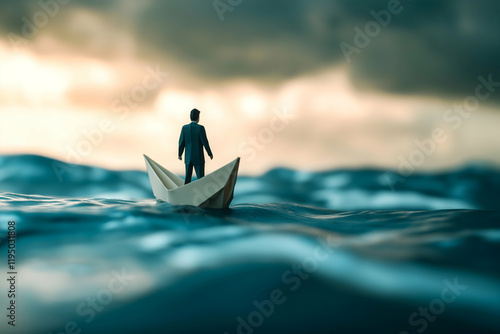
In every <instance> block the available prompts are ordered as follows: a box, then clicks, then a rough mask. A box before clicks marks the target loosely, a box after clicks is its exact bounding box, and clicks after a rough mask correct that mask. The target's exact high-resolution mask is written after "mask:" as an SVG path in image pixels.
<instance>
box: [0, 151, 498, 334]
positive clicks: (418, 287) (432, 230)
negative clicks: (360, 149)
mask: <svg viewBox="0 0 500 334" xmlns="http://www.w3.org/2000/svg"><path fill="white" fill-rule="evenodd" d="M242 163H243V164H244V163H245V162H244V161H242ZM54 168H55V169H54ZM61 168H66V169H63V171H65V172H64V173H61ZM394 180H397V175H396V174H394V173H393V172H392V173H388V172H386V171H380V170H374V169H364V170H334V171H326V172H318V173H309V172H300V171H294V170H290V169H275V170H272V171H270V172H268V173H266V174H264V175H262V176H259V177H243V176H240V177H239V179H238V183H237V186H236V189H235V198H234V201H233V204H232V205H231V207H230V208H229V209H227V210H204V209H200V208H193V207H174V206H170V205H169V204H166V203H162V204H157V203H156V201H155V200H154V199H153V195H152V193H151V190H150V186H149V181H148V178H147V175H146V174H145V173H144V172H124V171H109V170H104V169H99V168H95V167H84V166H74V165H71V166H69V167H68V166H64V165H63V164H62V162H58V161H55V160H52V159H49V158H45V157H39V156H30V155H20V156H2V157H0V232H1V237H0V240H1V247H0V254H2V255H1V258H2V259H5V258H6V253H7V246H6V240H5V238H4V239H1V238H3V237H4V236H6V232H7V222H8V221H12V220H15V221H16V228H17V255H18V257H17V271H18V275H19V276H18V299H17V320H16V321H17V322H16V328H15V329H14V328H12V327H11V326H8V325H7V321H6V320H5V319H6V318H5V314H6V311H2V312H1V313H2V314H0V315H1V319H2V320H1V323H0V332H1V333H11V332H12V333H23V334H24V333H50V332H52V333H54V334H55V333H72V332H74V333H220V334H224V333H230V334H233V333H373V332H375V333H379V332H380V333H423V332H425V333H500V320H499V319H500V270H499V268H500V267H499V264H500V261H499V256H500V228H499V226H500V211H498V209H499V208H500V205H499V204H500V172H499V171H498V170H496V169H494V168H491V167H487V166H482V165H478V164H475V165H469V166H466V167H463V168H459V169H456V170H452V171H447V172H440V173H427V174H415V175H412V176H410V177H408V178H405V179H404V182H397V183H396V184H394V182H393V181H394ZM399 180H400V181H402V180H401V179H399ZM0 263H1V265H0V268H1V271H2V273H6V272H7V268H6V260H1V262H0ZM2 277H3V276H2ZM0 289H1V290H0V295H1V296H2V297H1V298H0V306H1V309H2V310H5V308H6V302H7V298H6V297H5V296H6V291H7V290H8V287H7V285H6V282H5V280H3V279H2V282H1V283H0Z"/></svg>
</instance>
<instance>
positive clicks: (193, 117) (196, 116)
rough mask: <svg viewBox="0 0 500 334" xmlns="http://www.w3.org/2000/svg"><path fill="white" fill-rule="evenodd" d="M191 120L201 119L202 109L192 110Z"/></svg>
mask: <svg viewBox="0 0 500 334" xmlns="http://www.w3.org/2000/svg"><path fill="white" fill-rule="evenodd" d="M191 120H192V121H195V122H198V121H199V120H200V111H199V110H198V109H193V110H191Z"/></svg>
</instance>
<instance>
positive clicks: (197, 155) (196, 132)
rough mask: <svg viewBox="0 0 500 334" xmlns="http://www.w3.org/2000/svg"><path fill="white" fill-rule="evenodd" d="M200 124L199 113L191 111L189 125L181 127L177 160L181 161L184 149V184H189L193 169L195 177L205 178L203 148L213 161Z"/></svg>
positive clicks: (205, 135)
mask: <svg viewBox="0 0 500 334" xmlns="http://www.w3.org/2000/svg"><path fill="white" fill-rule="evenodd" d="M199 122H200V111H199V110H198V109H193V110H191V123H189V124H186V125H184V126H183V127H182V131H181V137H180V139H179V160H181V161H182V153H183V152H184V148H186V156H185V158H184V163H185V164H186V181H185V183H184V184H188V183H190V182H191V176H192V174H193V167H194V169H195V171H196V176H198V179H201V178H202V177H203V176H205V155H204V154H203V147H205V149H206V150H207V153H208V156H209V157H210V159H213V158H214V156H213V155H212V151H211V150H210V145H209V144H208V140H207V134H206V132H205V128H204V127H203V125H200V124H198V123H199Z"/></svg>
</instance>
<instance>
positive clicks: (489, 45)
mask: <svg viewBox="0 0 500 334" xmlns="http://www.w3.org/2000/svg"><path fill="white" fill-rule="evenodd" d="M42 2H45V3H48V2H51V1H50V0H42ZM222 2H224V0H222ZM389 2H390V1H387V0H385V1H380V0H365V1H352V0H336V1H332V0H307V1H306V0H275V1H265V0H252V1H249V0H248V1H242V2H241V4H240V5H238V6H236V7H234V8H233V10H232V11H227V12H225V13H224V21H221V20H220V17H219V15H218V13H217V11H216V9H215V8H214V6H213V1H211V0H210V1H209V0H182V1H179V0H164V1H152V0H149V1H147V0H145V1H135V0H130V1H126V0H120V1H117V0H115V1H113V0H109V1H96V0H86V1H85V0H80V1H76V0H74V1H70V2H69V3H68V4H67V5H64V8H63V9H62V10H61V13H60V15H57V16H56V17H55V18H54V19H52V21H51V22H50V25H48V26H47V27H46V28H45V29H46V30H48V31H50V32H51V33H52V34H53V35H54V36H56V37H57V38H59V39H61V40H63V41H64V42H65V43H67V45H68V46H69V47H71V49H73V50H74V51H75V52H80V53H83V54H89V55H93V56H99V57H110V58H113V57H118V56H119V55H120V54H121V53H123V52H125V51H124V50H126V51H129V52H133V53H134V55H135V56H136V57H139V58H143V59H144V60H155V61H162V59H163V60H167V59H168V60H174V61H176V62H177V64H179V66H180V67H181V68H183V69H185V70H186V71H187V72H189V73H190V74H192V75H193V76H195V77H200V78H206V79H207V80H217V81H223V80H228V79H234V78H240V77H245V78H252V79H255V80H257V81H262V82H271V83H273V82H280V81H282V80H286V79H289V78H290V77H294V76H298V75H303V74H305V73H308V72H314V71H319V70H321V69H322V68H327V67H332V66H335V65H338V66H347V67H348V69H349V71H350V73H351V76H352V78H353V80H354V82H355V83H356V84H357V85H358V87H363V88H367V89H376V90H383V91H391V92H396V93H405V94H407V93H418V94H430V95H439V94H446V95H469V94H471V93H472V92H473V91H474V88H475V86H476V84H477V77H478V76H479V75H483V76H486V75H487V74H490V73H491V74H492V75H493V77H494V78H500V65H499V59H500V34H498V32H499V31H500V20H498V18H497V13H498V12H500V3H499V2H498V1H493V0H485V1H482V2H481V3H480V4H478V3H474V2H472V1H468V0H453V1H452V0H448V1H433V0H419V1H409V0H404V1H401V3H400V8H401V10H400V12H399V13H398V14H395V15H392V17H391V21H390V23H389V24H388V26H387V27H385V28H382V29H381V31H380V33H379V34H377V35H376V36H374V37H373V38H370V42H369V44H368V45H367V46H366V47H363V48H360V49H359V51H360V52H359V53H357V54H352V55H351V56H352V61H351V62H349V63H348V62H347V61H346V58H345V57H344V54H343V52H342V50H341V48H340V46H339V45H340V44H341V43H342V42H344V43H349V44H351V45H353V46H356V45H355V43H354V41H355V38H356V32H355V30H354V27H359V28H360V29H361V30H363V31H364V30H365V25H366V23H368V22H370V21H373V20H374V17H373V15H372V14H371V13H372V11H375V12H379V11H381V10H384V9H387V7H388V3H389ZM233 3H234V2H233ZM0 5H1V7H2V10H1V11H0V19H1V24H2V25H3V27H2V28H3V32H4V34H3V35H4V38H5V39H6V38H7V37H6V34H7V32H16V33H17V34H21V29H22V26H23V21H22V20H21V18H22V17H23V16H26V17H27V18H31V17H32V15H33V14H34V13H35V12H36V11H37V10H40V5H39V4H38V2H36V1H23V0H18V1H7V0H3V1H0ZM61 7H63V6H61ZM78 10H79V11H80V12H81V11H86V12H87V13H93V16H92V15H91V14H89V19H88V21H85V20H83V22H80V23H81V24H82V25H84V28H79V29H74V27H73V24H74V23H75V20H74V18H75V16H74V13H75V11H78ZM85 25H86V26H85ZM127 47H128V48H127Z"/></svg>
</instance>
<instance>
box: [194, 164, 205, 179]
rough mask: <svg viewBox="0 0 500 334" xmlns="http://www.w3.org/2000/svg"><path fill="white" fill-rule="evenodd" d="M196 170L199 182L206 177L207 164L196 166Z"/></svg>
mask: <svg viewBox="0 0 500 334" xmlns="http://www.w3.org/2000/svg"><path fill="white" fill-rule="evenodd" d="M194 170H195V171H196V176H198V180H199V179H201V178H202V177H204V176H205V164H201V165H195V166H194Z"/></svg>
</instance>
